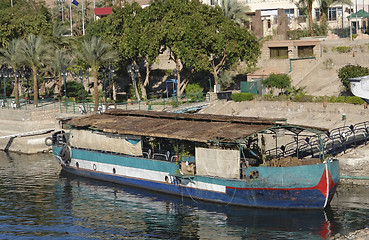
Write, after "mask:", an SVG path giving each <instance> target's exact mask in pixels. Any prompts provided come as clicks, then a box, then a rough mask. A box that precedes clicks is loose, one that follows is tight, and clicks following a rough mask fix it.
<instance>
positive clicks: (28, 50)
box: [19, 34, 52, 107]
mask: <svg viewBox="0 0 369 240" xmlns="http://www.w3.org/2000/svg"><path fill="white" fill-rule="evenodd" d="M51 50H52V47H51V46H50V44H48V43H47V42H45V41H44V40H43V38H42V37H41V36H36V35H33V34H30V35H28V37H27V39H26V40H25V41H22V44H20V49H19V53H20V54H21V55H22V56H23V58H24V62H25V65H27V66H29V67H30V68H31V69H32V74H33V91H34V104H35V106H36V107H37V106H38V81H37V71H38V70H39V69H40V68H41V67H43V66H45V63H47V62H48V61H49V59H50V57H51Z"/></svg>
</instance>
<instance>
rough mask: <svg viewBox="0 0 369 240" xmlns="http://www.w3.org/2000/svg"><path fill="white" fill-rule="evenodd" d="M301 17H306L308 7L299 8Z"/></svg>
mask: <svg viewBox="0 0 369 240" xmlns="http://www.w3.org/2000/svg"><path fill="white" fill-rule="evenodd" d="M299 17H306V8H299Z"/></svg>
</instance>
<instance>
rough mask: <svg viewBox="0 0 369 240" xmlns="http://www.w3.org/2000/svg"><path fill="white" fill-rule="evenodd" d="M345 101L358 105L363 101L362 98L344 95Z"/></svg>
mask: <svg viewBox="0 0 369 240" xmlns="http://www.w3.org/2000/svg"><path fill="white" fill-rule="evenodd" d="M346 103H351V104H355V105H360V104H363V103H364V100H363V99H361V98H359V97H356V96H348V97H346Z"/></svg>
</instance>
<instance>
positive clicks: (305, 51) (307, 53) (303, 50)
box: [297, 46, 314, 57]
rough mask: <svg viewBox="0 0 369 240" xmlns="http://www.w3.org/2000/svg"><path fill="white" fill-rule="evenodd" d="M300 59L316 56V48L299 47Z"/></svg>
mask: <svg viewBox="0 0 369 240" xmlns="http://www.w3.org/2000/svg"><path fill="white" fill-rule="evenodd" d="M297 54H298V57H312V56H314V46H299V47H298V53H297Z"/></svg>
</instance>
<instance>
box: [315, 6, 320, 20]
mask: <svg viewBox="0 0 369 240" xmlns="http://www.w3.org/2000/svg"><path fill="white" fill-rule="evenodd" d="M315 19H316V20H317V21H320V8H315Z"/></svg>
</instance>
